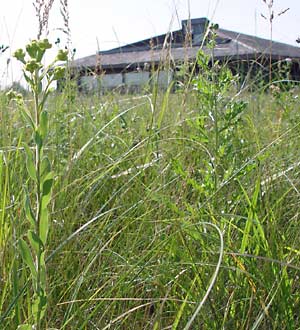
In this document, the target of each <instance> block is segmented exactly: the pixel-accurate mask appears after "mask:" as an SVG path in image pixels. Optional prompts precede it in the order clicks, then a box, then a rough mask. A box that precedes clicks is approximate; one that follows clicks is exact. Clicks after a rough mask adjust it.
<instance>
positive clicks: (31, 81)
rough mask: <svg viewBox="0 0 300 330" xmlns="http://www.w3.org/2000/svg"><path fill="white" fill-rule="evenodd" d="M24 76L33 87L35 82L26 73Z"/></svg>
mask: <svg viewBox="0 0 300 330" xmlns="http://www.w3.org/2000/svg"><path fill="white" fill-rule="evenodd" d="M23 75H24V78H25V80H26V81H27V83H28V84H29V85H30V86H31V87H32V86H33V80H32V79H31V78H30V77H29V76H28V75H27V74H26V72H25V71H23Z"/></svg>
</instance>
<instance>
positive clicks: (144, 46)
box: [72, 18, 300, 70]
mask: <svg viewBox="0 0 300 330" xmlns="http://www.w3.org/2000/svg"><path fill="white" fill-rule="evenodd" d="M204 20H206V22H209V21H208V20H207V19H205V18H201V19H193V20H192V22H193V23H195V22H196V23H197V22H198V21H201V22H202V23H203V21H204ZM184 22H187V20H185V21H183V23H184ZM216 35H217V36H216V46H215V48H214V50H213V52H214V57H215V58H216V59H224V58H226V59H247V60H251V59H255V60H257V59H259V58H261V57H269V56H270V54H272V58H273V59H274V60H283V59H286V58H290V59H296V60H299V59H300V48H298V47H295V46H291V45H288V44H284V43H280V42H276V41H272V42H271V41H270V40H267V39H262V38H258V37H255V36H250V35H246V34H243V33H238V32H233V31H228V30H224V29H218V30H217V31H216ZM185 39H186V38H185V33H184V28H182V29H181V30H177V31H173V32H170V33H168V34H163V35H159V36H156V37H153V38H149V39H145V40H142V41H138V42H135V43H132V44H129V45H125V46H122V47H118V48H114V49H111V50H108V51H103V52H99V53H98V54H95V55H90V56H87V57H83V58H80V59H77V60H75V61H74V62H73V63H72V67H74V68H78V69H94V68H95V67H96V65H98V66H99V65H100V66H101V68H102V69H104V70H108V69H111V70H126V69H129V70H130V68H133V69H135V68H136V67H138V66H141V67H142V68H143V66H144V64H145V63H161V62H163V63H164V62H165V61H166V60H170V61H174V62H180V61H183V60H185V59H190V60H193V59H195V58H196V56H197V53H198V51H199V48H200V47H201V44H200V43H201V42H198V43H197V42H196V43H193V45H192V47H191V46H186V45H184V44H185ZM202 50H203V51H204V52H205V53H207V54H211V52H212V51H211V49H210V48H209V47H207V46H206V44H203V45H202Z"/></svg>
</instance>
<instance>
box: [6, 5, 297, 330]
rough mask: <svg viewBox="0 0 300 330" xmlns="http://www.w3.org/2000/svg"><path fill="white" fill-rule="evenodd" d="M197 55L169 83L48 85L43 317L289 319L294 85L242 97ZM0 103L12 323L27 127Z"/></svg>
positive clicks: (17, 293)
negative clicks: (143, 88) (59, 88)
mask: <svg viewBox="0 0 300 330" xmlns="http://www.w3.org/2000/svg"><path fill="white" fill-rule="evenodd" d="M65 3H67V2H65ZM198 67H199V68H200V70H199V74H196V75H195V76H193V77H189V79H187V81H188V82H187V83H186V85H184V86H183V88H182V89H181V90H176V91H171V89H169V90H168V91H165V92H159V91H158V89H154V90H153V91H154V92H153V93H152V94H150V93H149V94H144V95H143V94H140V95H120V94H117V93H108V94H107V95H105V96H99V95H98V94H95V95H88V96H86V95H81V94H79V93H77V91H76V90H75V89H74V88H73V86H72V82H71V81H70V82H69V85H68V88H67V90H65V91H64V92H62V93H53V94H51V95H49V98H48V101H47V103H45V110H46V111H47V112H48V113H49V132H48V138H47V143H46V145H44V146H43V148H44V150H45V152H46V153H47V155H48V157H49V160H50V163H51V167H52V169H53V171H54V173H55V174H56V175H55V180H54V186H53V194H52V199H51V201H50V203H49V213H50V222H49V233H48V243H47V246H46V250H45V253H46V257H45V261H46V267H47V299H48V301H47V305H48V312H47V314H46V316H45V318H44V319H43V320H41V328H42V329H155V330H158V329H172V330H175V329H177V330H179V329H216V330H219V329H238V328H240V329H253V330H254V329H278V328H281V329H298V328H299V327H300V319H299V313H298V311H299V309H300V287H299V272H300V251H299V235H300V228H299V191H300V190H299V189H300V181H299V151H298V150H299V148H298V145H299V133H300V116H299V113H298V112H299V111H298V108H299V99H298V97H297V95H298V92H299V89H298V87H297V86H290V85H289V86H288V88H285V87H287V86H284V85H282V84H281V85H279V88H276V89H274V88H273V89H266V88H263V89H262V90H260V89H257V90H256V91H253V92H251V93H250V92H249V91H248V89H247V88H245V89H243V90H240V89H239V88H240V87H239V86H240V85H239V83H238V78H239V77H236V76H233V75H232V73H231V72H230V71H229V70H228V69H227V68H226V67H223V66H220V65H219V63H215V65H214V66H213V67H211V66H210V64H209V62H208V58H207V57H206V56H205V55H204V54H201V53H199V57H198ZM250 83H252V82H250ZM258 83H259V82H257V81H256V84H257V85H258ZM25 102H26V105H27V106H28V107H31V106H32V104H33V100H32V99H31V98H30V97H27V99H25ZM0 105H1V109H2V110H1V113H0V116H1V128H0V226H1V227H0V260H1V267H0V311H1V312H0V328H1V329H16V328H17V327H18V326H19V325H20V324H22V323H26V322H30V313H29V312H30V310H31V306H32V288H31V286H30V281H31V273H30V270H29V269H28V267H27V266H26V264H25V263H24V262H23V261H22V259H21V256H20V251H19V249H18V248H17V242H18V241H19V239H20V237H22V236H23V235H24V233H26V231H27V230H28V227H29V225H28V221H27V220H26V214H25V213H26V212H25V209H24V204H23V193H24V191H23V187H24V186H26V185H27V186H28V191H29V194H31V196H32V194H33V191H34V186H33V185H32V183H31V182H30V180H29V177H28V174H27V170H26V155H25V151H24V149H23V147H22V144H21V141H26V140H27V141H28V140H29V139H30V136H31V131H30V129H29V128H28V125H26V124H24V121H23V120H22V117H21V115H20V113H19V111H18V109H17V108H16V107H15V105H14V104H12V103H8V100H7V97H6V95H5V94H4V93H0Z"/></svg>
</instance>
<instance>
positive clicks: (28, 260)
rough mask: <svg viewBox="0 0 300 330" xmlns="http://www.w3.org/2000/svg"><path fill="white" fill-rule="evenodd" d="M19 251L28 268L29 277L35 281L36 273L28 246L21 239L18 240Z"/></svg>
mask: <svg viewBox="0 0 300 330" xmlns="http://www.w3.org/2000/svg"><path fill="white" fill-rule="evenodd" d="M19 249H20V253H21V256H22V258H23V260H24V262H25V263H26V264H27V266H28V267H29V268H30V271H31V275H32V276H33V277H34V278H35V279H36V276H37V273H36V269H35V266H34V262H33V258H32V254H31V251H30V249H29V246H28V244H27V243H26V242H25V241H24V240H23V239H22V238H20V239H19Z"/></svg>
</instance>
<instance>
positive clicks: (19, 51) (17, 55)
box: [13, 48, 25, 64]
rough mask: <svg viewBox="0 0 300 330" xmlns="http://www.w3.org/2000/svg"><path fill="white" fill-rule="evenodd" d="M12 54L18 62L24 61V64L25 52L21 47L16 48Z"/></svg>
mask: <svg viewBox="0 0 300 330" xmlns="http://www.w3.org/2000/svg"><path fill="white" fill-rule="evenodd" d="M13 56H14V57H15V58H16V59H17V60H18V61H20V62H22V63H24V64H25V52H24V50H23V49H22V48H20V49H17V50H16V51H15V52H14V54H13Z"/></svg>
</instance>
